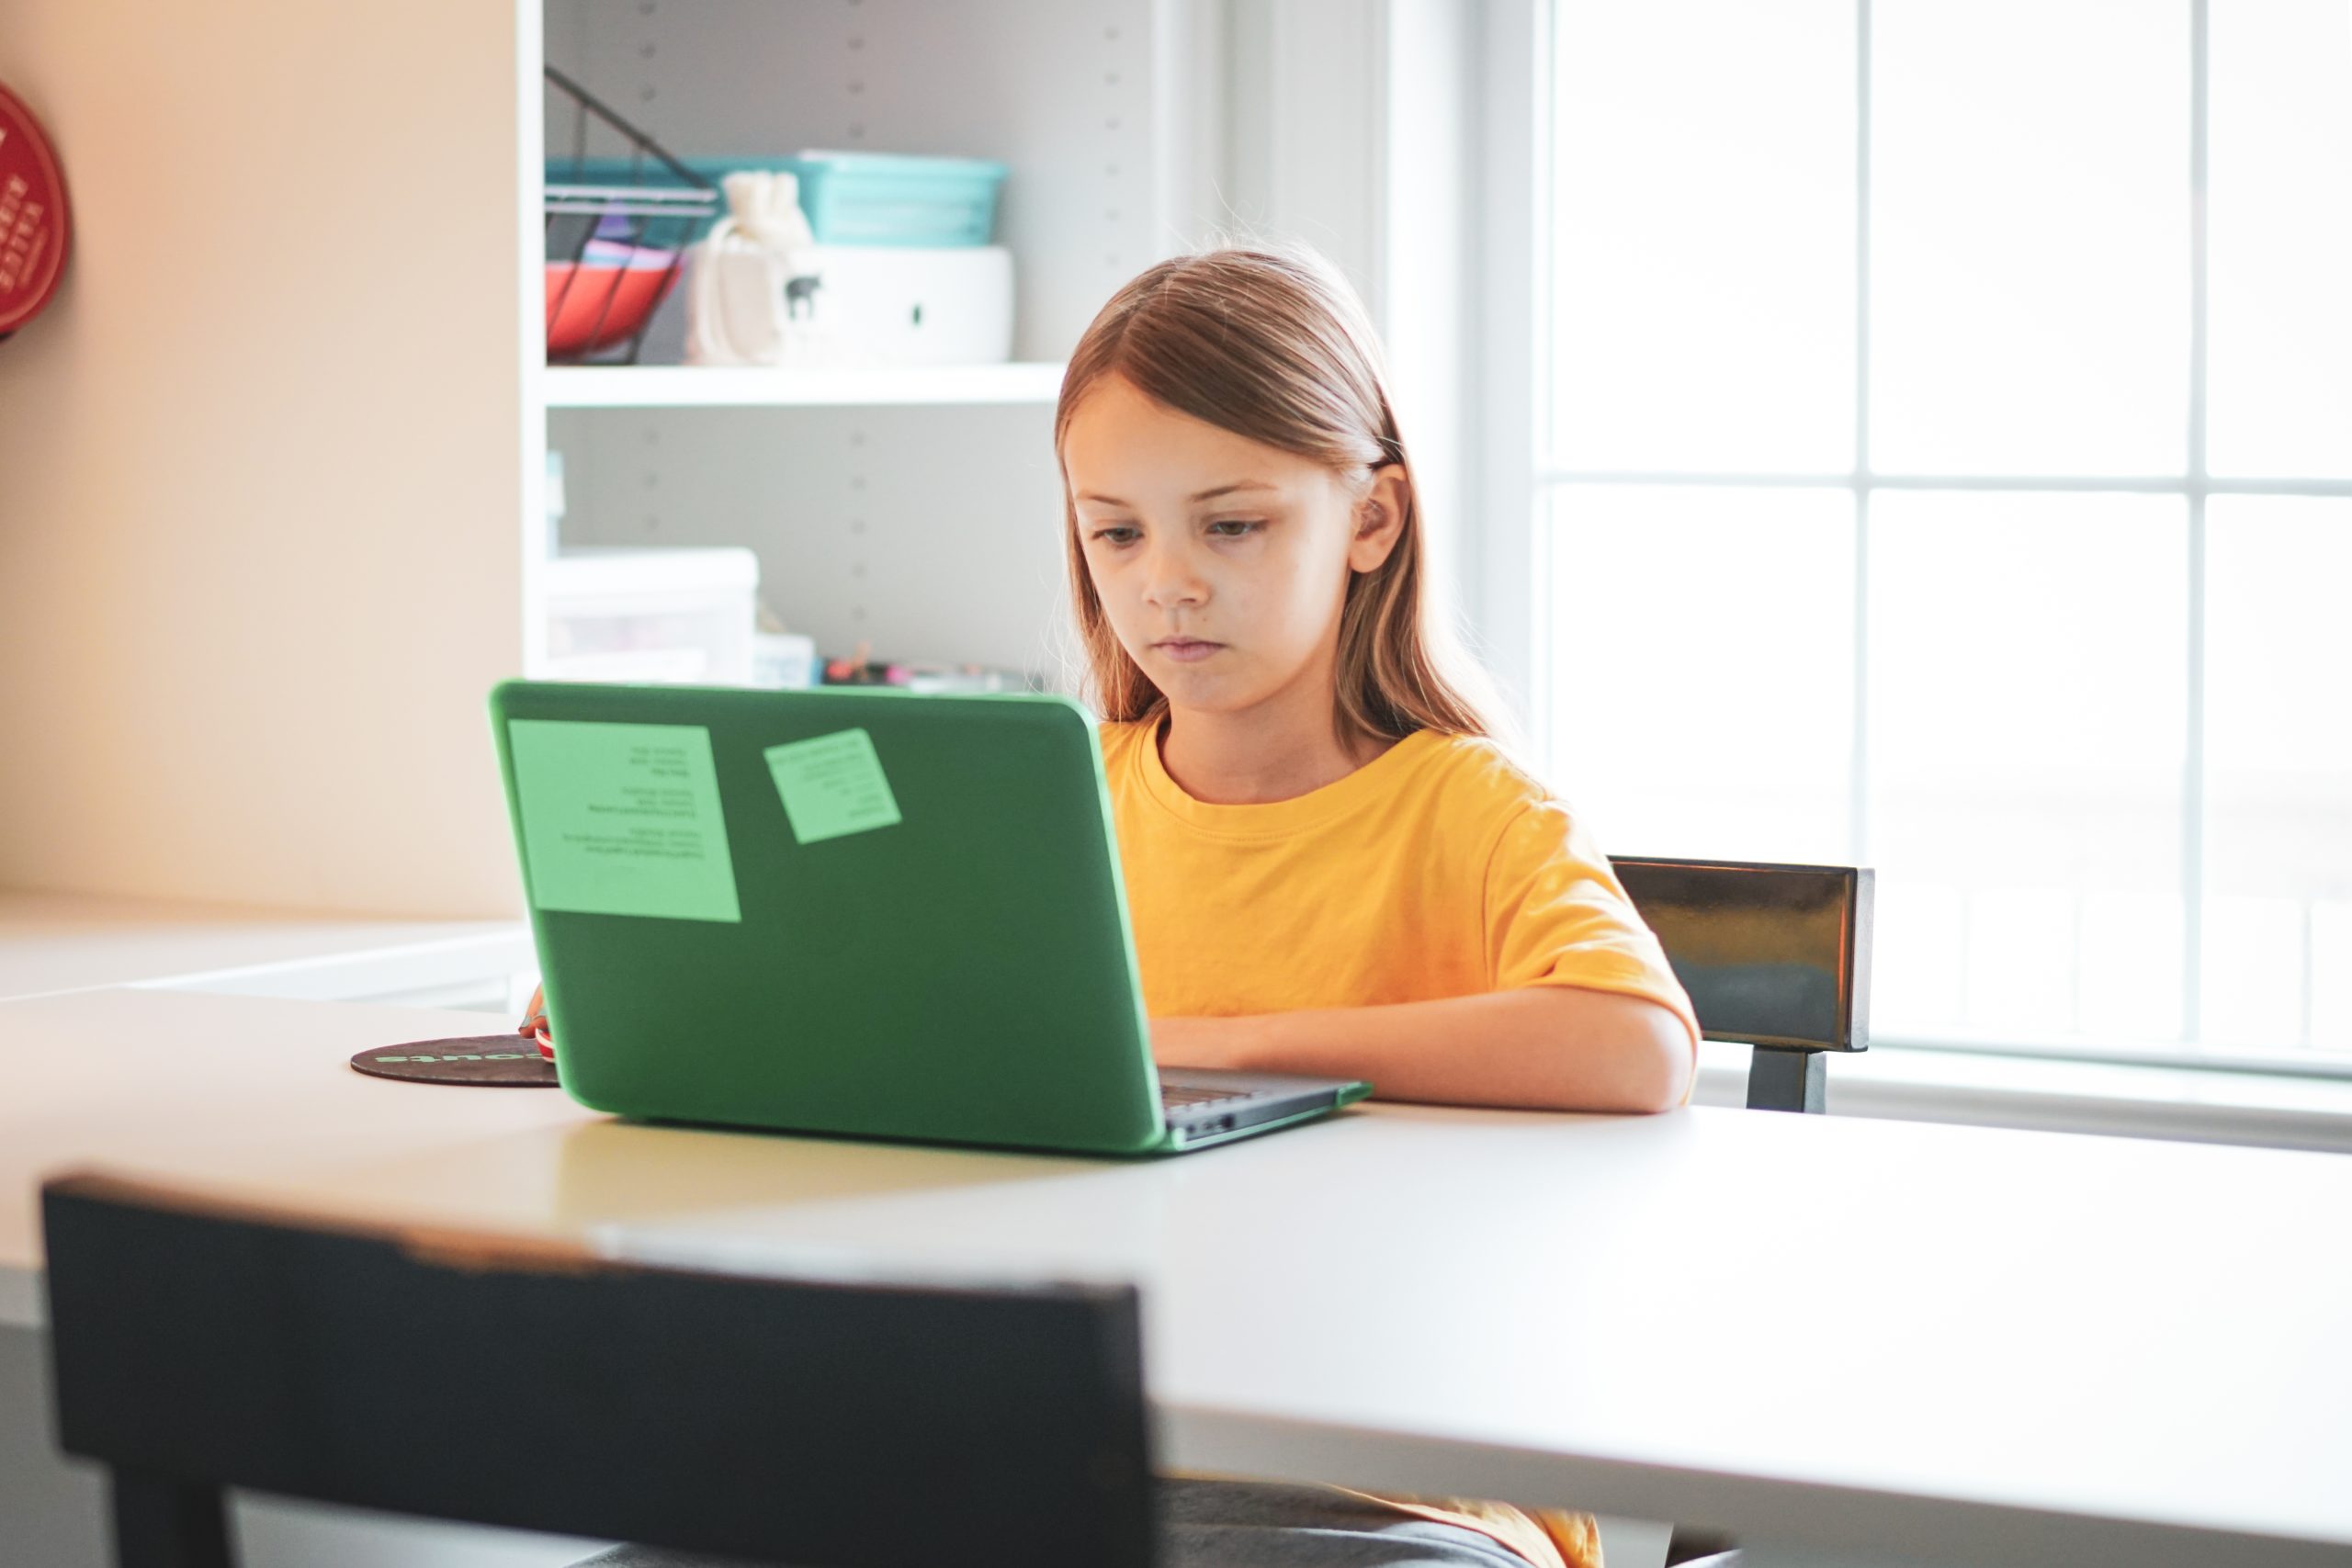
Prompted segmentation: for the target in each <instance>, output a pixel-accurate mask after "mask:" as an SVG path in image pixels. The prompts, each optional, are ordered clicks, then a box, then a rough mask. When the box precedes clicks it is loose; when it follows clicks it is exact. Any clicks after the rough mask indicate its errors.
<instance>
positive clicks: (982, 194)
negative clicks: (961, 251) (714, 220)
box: [547, 152, 1006, 247]
mask: <svg viewBox="0 0 2352 1568" xmlns="http://www.w3.org/2000/svg"><path fill="white" fill-rule="evenodd" d="M684 164H686V166H687V167H688V168H690V169H692V170H694V172H695V173H696V174H698V175H702V176H703V177H704V178H705V179H707V180H708V181H710V182H711V184H713V185H718V184H719V183H720V181H721V180H723V179H724V178H725V176H726V175H729V174H731V173H733V172H734V171H736V170H738V169H763V170H767V171H769V172H771V173H789V174H792V175H797V176H798V178H799V181H800V210H801V211H803V212H805V213H807V214H808V215H809V229H810V231H812V232H814V233H815V235H816V236H817V243H819V244H821V245H906V246H933V247H936V246H950V245H985V244H987V243H989V236H991V235H992V234H994V233H995V232H996V201H997V193H998V190H999V189H1000V188H1001V186H1003V184H1004V176H1005V173H1006V170H1005V166H1004V165H1003V164H1000V163H997V162H996V161H994V160H993V159H988V158H917V157H910V156H908V155H906V154H903V153H898V152H803V153H801V154H799V155H798V156H797V157H792V158H687V159H685V160H684ZM547 181H548V184H549V185H587V186H626V185H629V184H632V183H642V184H646V185H658V186H677V185H680V184H683V183H684V182H683V181H681V180H679V179H678V177H677V176H676V175H673V174H672V173H671V172H670V171H669V170H668V169H666V168H664V167H663V166H662V165H661V164H655V163H647V164H641V165H638V166H637V167H636V169H635V171H634V174H633V173H632V168H631V165H630V163H629V161H628V159H626V158H587V159H582V161H580V162H579V163H576V164H575V163H574V162H572V160H571V159H569V158H550V159H548V161H547ZM725 210H726V208H725V204H724V202H722V203H721V204H720V211H721V212H722V213H724V211H725ZM708 228H709V225H707V224H704V225H702V226H701V227H698V228H696V229H695V231H694V232H693V234H692V235H691V236H690V239H691V240H699V239H701V238H702V237H703V235H704V234H705V233H706V232H707V231H708Z"/></svg>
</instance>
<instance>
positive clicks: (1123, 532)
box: [1094, 523, 1143, 545]
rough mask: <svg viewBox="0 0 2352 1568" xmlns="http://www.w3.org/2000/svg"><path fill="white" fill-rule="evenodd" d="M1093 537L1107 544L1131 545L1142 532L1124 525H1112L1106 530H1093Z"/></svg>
mask: <svg viewBox="0 0 2352 1568" xmlns="http://www.w3.org/2000/svg"><path fill="white" fill-rule="evenodd" d="M1094 536H1095V537H1096V538H1098V539H1101V540H1103V541H1104V542H1106V543H1108V544H1114V545H1132V544H1134V543H1135V542H1136V540H1137V539H1139V538H1141V537H1142V536H1143V530H1142V529H1140V528H1131V527H1129V526H1128V525H1125V524H1124V523H1114V524H1113V525H1111V526H1109V527H1108V528H1097V529H1095V530H1094Z"/></svg>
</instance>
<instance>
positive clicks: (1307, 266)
mask: <svg viewBox="0 0 2352 1568" xmlns="http://www.w3.org/2000/svg"><path fill="white" fill-rule="evenodd" d="M1106 376H1122V377H1125V378H1126V379H1127V380H1128V381H1130V382H1133V383H1134V384H1135V386H1136V389H1138V390H1140V391H1141V392H1143V393H1144V394H1145V395H1146V396H1147V397H1149V398H1150V399H1152V400H1154V401H1155V402H1159V403H1161V404H1163V405H1165V406H1166V407H1169V408H1171V409H1174V410H1175V411H1177V412H1179V413H1184V414H1190V415H1191V416H1192V417H1193V418H1194V419H1198V420H1202V421H1204V422H1205V423H1210V424H1213V425H1216V427H1217V428H1219V429H1221V430H1229V431H1231V432H1232V433H1233V434H1236V435H1240V436H1245V437H1247V438H1248V439H1250V440H1251V441H1257V442H1261V443H1263V444H1264V445H1266V446H1273V447H1278V448H1280V449H1281V450H1283V451H1285V452H1292V453H1295V454H1297V455H1298V456H1300V457H1308V458H1312V459H1313V460H1315V461H1316V462H1318V463H1321V464H1323V465H1324V466H1325V467H1327V468H1331V469H1333V470H1335V471H1336V472H1338V473H1340V475H1341V476H1342V477H1343V478H1344V479H1346V480H1347V481H1348V483H1349V484H1350V486H1351V489H1352V490H1353V491H1354V493H1355V495H1356V496H1357V497H1358V498H1359V499H1360V498H1361V497H1362V496H1363V495H1364V494H1365V493H1367V492H1369V491H1370V490H1371V488H1372V485H1373V477H1374V470H1376V469H1378V468H1385V467H1386V466H1387V465H1389V464H1392V463H1394V464H1399V465H1402V466H1403V468H1404V469H1405V517H1404V520H1403V527H1402V529H1401V531H1400V532H1399V533H1398V535H1397V545H1396V547H1395V548H1394V549H1392V550H1391V551H1389V553H1388V558H1387V559H1386V560H1385V561H1384V562H1382V563H1381V564H1380V565H1379V566H1378V567H1376V568H1374V570H1371V571H1366V572H1357V573H1354V574H1353V575H1351V577H1350V579H1349V581H1348V587H1347V597H1346V600H1345V602H1344V604H1342V606H1341V608H1340V647H1339V691H1338V695H1337V704H1336V708H1335V712H1334V715H1333V717H1334V719H1335V721H1336V723H1337V724H1338V726H1339V728H1340V733H1341V734H1343V735H1344V734H1348V733H1350V732H1354V733H1357V734H1362V735H1365V736H1370V737H1374V738H1377V739H1386V740H1401V739H1404V738H1405V737H1406V736H1408V735H1409V734H1411V733H1412V732H1413V731H1415V730H1417V729H1433V730H1436V731H1438V732H1440V733H1442V734H1450V735H1486V736H1495V735H1498V723H1497V720H1496V718H1495V716H1494V711H1495V710H1494V709H1493V708H1492V706H1491V702H1492V699H1491V697H1489V696H1487V694H1486V693H1485V691H1484V690H1483V688H1484V687H1485V685H1486V682H1485V678H1484V674H1483V672H1482V671H1477V670H1476V668H1475V667H1474V666H1471V665H1470V664H1469V663H1468V661H1467V660H1464V658H1462V656H1461V655H1460V654H1459V653H1457V652H1456V651H1455V649H1454V645H1453V638H1452V637H1451V636H1450V635H1449V628H1448V627H1447V626H1445V625H1444V623H1443V622H1442V620H1440V619H1439V618H1437V617H1436V616H1434V615H1431V614H1430V607H1429V605H1428V603H1427V599H1428V570H1427V566H1426V563H1425V561H1424V558H1423V545H1422V539H1421V501H1420V491H1419V486H1418V485H1417V484H1416V483H1415V481H1414V477H1413V468H1412V464H1411V463H1410V462H1409V461H1408V460H1407V458H1406V456H1405V443H1404V441H1403V439H1402V438H1401V437H1400V436H1399V435H1398V434H1397V415H1396V412H1395V410H1394V409H1393V408H1392V407H1391V405H1390V402H1389V398H1388V384H1387V371H1386V367H1385V364H1384V362H1383V359H1382V355H1381V351H1380V342H1379V339H1378V337H1377V335H1376V334H1375V333H1374V331H1373V328H1372V322H1371V321H1370V320H1369V319H1368V318H1367V317H1366V315H1365V313H1364V310H1363V305H1362V304H1361V303H1360V302H1359V301H1358V300H1357V299H1356V297H1355V292H1354V290H1353V289H1351V288H1349V287H1348V283H1347V280H1346V279H1345V278H1344V277H1343V276H1340V273H1339V270H1338V269H1337V268H1336V267H1334V266H1332V265H1331V264H1330V263H1329V262H1328V261H1326V260H1324V259H1323V258H1322V257H1321V256H1319V255H1317V254H1315V253H1314V252H1313V251H1311V250H1307V249H1306V248H1305V247H1303V246H1283V247H1281V248H1262V249H1261V248H1242V247H1238V246H1226V247H1221V248H1218V249H1216V250H1210V251H1204V252H1202V253H1201V254H1196V255H1189V256H1178V257H1175V258H1173V259H1171V260H1169V261H1164V262H1161V263H1160V264H1159V265H1157V266H1154V267H1152V268H1150V269H1149V270H1148V271H1147V272H1145V273H1143V274H1142V275H1141V276H1137V277H1136V279H1135V280H1134V281H1132V282H1130V283H1129V284H1128V285H1127V286H1126V287H1125V288H1122V289H1120V290H1119V292H1118V293H1117V294H1115V295H1114V296H1113V297H1112V299H1111V302H1110V303H1109V304H1107V305H1105V306H1103V310H1102V311H1101V313H1099V314H1098V315H1096V317H1095V318H1094V321H1093V323H1092V324H1091V325H1090V326H1089V327H1088V328H1087V329H1086V335H1085V336H1084V337H1082V338H1080V340H1079V344H1078V347H1077V349H1076V350H1075V351H1073V352H1072V353H1071V355H1070V357H1069V369H1068V371H1067V372H1066V373H1065V375H1064V377H1063V379H1062V389H1061V401H1060V404H1059V406H1058V407H1057V409H1056V410H1055V413H1054V452H1055V457H1056V460H1057V462H1058V461H1060V457H1061V451H1062V442H1063V438H1064V437H1065V436H1066V435H1067V434H1069V423H1070V417H1071V415H1072V414H1073V413H1074V412H1076V411H1077V409H1078V406H1079V404H1080V403H1081V402H1083V401H1084V400H1085V399H1086V396H1087V394H1088V393H1089V392H1090V391H1091V390H1092V389H1094V387H1095V385H1096V383H1098V382H1100V381H1101V380H1102V379H1103V378H1104V377H1106ZM1062 506H1063V512H1064V528H1063V536H1064V540H1065V542H1066V544H1067V545H1068V547H1069V587H1070V598H1071V604H1072V608H1073V610H1074V612H1075V615H1076V619H1077V626H1078V635H1079V639H1080V648H1081V651H1082V653H1083V655H1084V658H1085V661H1086V665H1087V673H1088V681H1089V684H1090V685H1091V688H1092V691H1091V695H1092V697H1093V700H1094V704H1095V707H1096V711H1097V712H1099V713H1100V714H1101V715H1102V716H1103V717H1104V718H1105V719H1110V720H1117V721H1134V720H1140V719H1156V718H1158V717H1159V716H1160V715H1162V714H1164V713H1165V712H1166V711H1167V707H1168V699H1167V698H1166V697H1165V696H1164V695H1163V694H1161V693H1160V691H1159V688H1158V687H1157V686H1155V685H1153V684H1152V683H1151V681H1150V679H1149V678H1148V676H1146V675H1145V674H1144V672H1143V671H1142V669H1141V668H1140V667H1139V666H1137V665H1136V661H1135V660H1133V659H1131V658H1129V657H1128V655H1127V650H1126V649H1124V648H1122V647H1121V646H1120V645H1119V639H1118V638H1117V637H1114V635H1113V634H1112V631H1111V622H1110V617H1109V616H1108V615H1105V614H1104V613H1103V601H1102V598H1101V597H1100V595H1098V594H1097V593H1096V592H1094V580H1093V579H1092V577H1091V576H1090V575H1089V574H1088V572H1087V570H1086V556H1085V552H1084V550H1083V548H1082V547H1080V542H1079V529H1078V513H1077V507H1076V505H1075V503H1074V502H1072V501H1071V499H1070V495H1069V468H1068V467H1067V465H1064V466H1063V468H1062ZM1474 693H1475V694H1476V695H1473V694H1474Z"/></svg>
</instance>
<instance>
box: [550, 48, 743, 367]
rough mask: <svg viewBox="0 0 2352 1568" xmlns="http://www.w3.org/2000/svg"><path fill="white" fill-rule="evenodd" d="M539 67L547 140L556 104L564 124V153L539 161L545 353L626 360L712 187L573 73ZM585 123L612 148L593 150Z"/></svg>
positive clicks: (707, 213) (581, 359) (569, 360)
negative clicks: (542, 169) (567, 136)
mask: <svg viewBox="0 0 2352 1568" xmlns="http://www.w3.org/2000/svg"><path fill="white" fill-rule="evenodd" d="M546 70H547V81H548V86H550V87H551V88H553V89H555V93H554V95H551V96H550V98H549V106H548V107H549V109H550V111H551V112H550V117H549V120H550V138H549V139H550V141H552V140H553V126H554V123H555V120H554V113H555V112H557V111H560V112H562V113H563V114H564V115H565V116H566V118H568V119H569V120H570V122H571V153H570V156H569V157H568V158H566V159H562V160H558V159H554V158H550V159H549V160H548V184H547V306H548V321H547V343H548V364H550V365H560V364H575V365H578V364H594V365H634V364H636V363H637V356H638V353H639V349H641V348H642V347H643V346H644V343H645V333H646V330H647V328H649V327H650V326H651V325H652V322H653V312H654V311H655V310H657V309H659V308H660V306H661V304H662V300H663V299H667V298H668V297H669V294H670V290H671V289H672V288H674V287H675V286H676V284H677V281H678V274H679V271H680V269H681V268H682V267H683V266H684V264H685V257H686V246H687V245H689V244H691V243H693V242H694V241H695V238H696V237H697V236H698V235H700V233H701V232H702V231H703V228H704V226H705V225H706V224H707V223H708V222H709V221H710V220H711V219H712V218H713V217H714V216H715V215H716V214H717V213H718V199H719V193H718V186H716V185H714V184H712V183H711V182H710V181H709V180H707V179H706V178H705V177H703V176H702V175H698V174H696V173H695V171H694V170H692V169H690V168H688V167H687V166H686V165H685V164H682V163H680V162H679V161H678V160H677V159H676V158H675V157H673V156H672V155H671V154H670V152H668V151H667V150H665V149H664V148H663V147H662V144H661V143H660V142H658V141H654V140H653V138H651V137H650V136H648V135H647V134H646V133H645V132H644V131H642V130H639V129H638V128H637V127H636V126H634V125H632V124H630V123H629V122H628V120H626V119H624V118H621V117H620V115H618V114H616V112H614V110H613V109H612V108H611V107H608V106H607V105H605V103H603V102H602V101H601V100H599V99H598V98H597V97H596V96H594V94H592V93H590V92H589V91H588V90H587V89H586V88H585V87H582V85H580V84H579V83H577V82H575V81H573V80H572V79H571V77H569V76H567V75H565V74H564V73H562V72H560V71H558V70H557V69H556V68H555V67H553V66H551V65H550V66H548V67H547V68H546ZM592 129H594V130H598V132H599V134H600V136H603V137H604V139H605V140H606V141H610V140H611V138H612V137H615V136H616V137H617V139H618V142H617V147H616V151H615V152H612V153H609V154H602V155H597V156H592V155H591V149H590V146H589V137H590V132H591V130H592ZM607 133H609V134H607ZM559 164H560V165H561V171H560V172H562V173H563V174H564V175H566V176H567V177H566V178H565V179H563V180H561V181H558V180H557V179H556V178H555V175H556V174H557V173H558V172H559Z"/></svg>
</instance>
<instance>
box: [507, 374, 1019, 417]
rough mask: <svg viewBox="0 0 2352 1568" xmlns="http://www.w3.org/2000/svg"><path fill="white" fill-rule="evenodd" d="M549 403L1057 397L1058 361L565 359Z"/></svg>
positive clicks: (878, 404)
mask: <svg viewBox="0 0 2352 1568" xmlns="http://www.w3.org/2000/svg"><path fill="white" fill-rule="evenodd" d="M543 385H544V386H545V388H546V392H547V406H548V408H550V409H689V408H699V409H710V408H854V407H863V408H887V407H943V408H968V407H976V406H979V405H982V404H994V403H1046V404H1050V403H1051V402H1053V400H1054V399H1055V398H1056V396H1057V395H1058V394H1059V393H1060V391H1061V386H1062V367H1060V366H1059V365H1023V364H1012V365H941V366H923V367H910V368H906V369H873V370H788V369H764V368H754V367H729V366H695V365H637V366H599V365H559V366H552V367H549V368H548V372H547V377H546V380H545V381H544V383H543Z"/></svg>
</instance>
